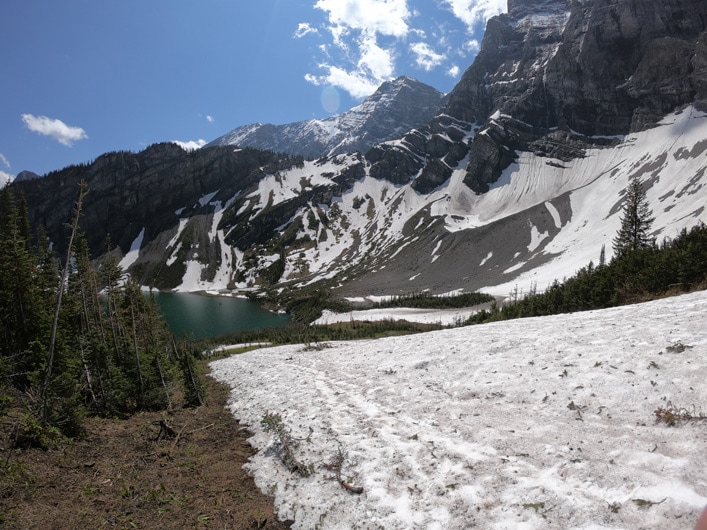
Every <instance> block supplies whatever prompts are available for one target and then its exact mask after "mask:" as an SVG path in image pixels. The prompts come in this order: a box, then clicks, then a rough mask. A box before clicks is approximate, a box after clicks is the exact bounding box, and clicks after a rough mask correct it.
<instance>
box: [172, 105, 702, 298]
mask: <svg viewBox="0 0 707 530" xmlns="http://www.w3.org/2000/svg"><path fill="white" fill-rule="evenodd" d="M469 134H470V136H471V135H472V134H473V133H469ZM706 137H707V114H705V113H704V112H701V111H698V110H696V109H695V108H693V107H688V108H686V109H685V110H683V111H682V112H676V113H673V114H670V115H669V116H666V118H665V119H664V120H662V121H661V123H660V125H659V126H657V127H655V128H653V129H650V130H648V131H643V132H638V133H633V134H630V135H628V136H626V137H624V138H621V139H616V140H615V141H616V145H615V146H614V147H610V148H603V149H594V150H588V151H587V152H586V156H584V157H583V158H578V159H575V160H572V161H569V162H567V161H562V160H557V159H551V158H547V157H539V156H537V155H535V154H532V153H522V154H521V155H520V156H519V158H518V160H517V162H515V163H513V164H512V165H511V166H509V167H508V168H507V169H506V170H505V171H504V173H503V175H502V177H501V179H499V181H498V182H496V183H495V184H494V185H493V186H492V188H491V189H490V190H489V192H487V193H485V194H482V195H477V194H475V193H473V192H472V191H471V190H469V189H468V187H466V186H465V185H464V184H463V178H464V168H463V163H462V164H460V167H459V168H458V169H456V170H455V171H453V173H452V176H451V178H450V179H449V181H448V182H446V183H445V184H443V185H441V186H440V187H439V188H437V189H435V190H434V191H432V192H431V193H428V194H420V193H418V192H416V191H415V190H414V189H413V184H414V180H413V181H412V182H411V183H408V184H406V185H402V186H401V185H394V184H392V183H391V182H389V181H386V180H381V179H376V178H374V177H371V176H370V171H371V167H372V166H371V165H370V164H369V163H367V162H366V161H365V160H363V159H361V158H359V157H358V156H356V155H349V156H342V157H335V158H332V159H320V160H317V161H314V162H303V163H302V165H301V167H292V168H289V169H286V170H283V171H278V172H277V173H275V174H271V175H268V176H266V177H264V178H262V179H261V180H260V181H259V182H258V183H257V185H254V186H253V188H252V189H250V190H248V191H247V192H245V193H243V194H241V195H239V196H238V197H233V198H231V199H230V201H229V203H230V207H229V208H226V209H225V214H224V212H223V211H222V209H219V208H221V203H219V205H218V207H217V208H215V210H214V213H216V214H217V215H218V216H219V217H214V219H213V220H212V221H211V223H212V224H211V227H212V228H211V230H212V232H213V233H214V234H217V235H218V237H219V238H221V239H220V241H221V246H222V248H224V245H228V244H231V245H233V247H234V248H232V250H231V253H232V254H233V255H234V256H235V258H234V259H233V261H232V262H229V264H228V266H229V267H230V270H231V271H233V270H234V268H235V269H237V270H241V271H242V275H241V277H240V279H239V280H235V282H234V281H233V278H231V280H230V285H231V286H237V287H240V288H245V287H251V286H253V285H256V284H257V283H258V282H259V281H260V280H259V278H260V277H261V275H262V272H263V271H264V270H266V269H268V268H269V267H272V266H273V264H275V263H279V267H280V269H281V271H282V273H281V276H280V277H279V278H278V281H279V282H280V283H282V282H301V283H310V282H312V281H314V280H317V279H323V278H331V279H333V278H335V279H336V281H337V282H338V283H339V284H340V285H342V287H343V290H344V292H346V293H347V294H359V295H360V294H370V293H374V294H398V293H407V292H412V291H415V290H420V289H430V290H432V291H433V292H438V293H439V292H448V291H451V290H455V289H465V290H477V289H483V290H485V291H487V292H491V293H494V294H498V295H506V294H508V292H509V291H510V290H511V289H513V288H514V287H515V286H518V287H519V288H520V289H521V290H525V291H527V290H528V289H530V288H531V287H532V286H536V287H537V288H539V289H541V290H542V289H544V288H545V287H546V286H547V285H548V284H549V283H551V282H552V280H554V279H562V278H563V277H566V276H569V275H572V274H573V273H574V272H575V271H576V270H577V269H579V268H581V267H583V266H585V265H587V264H588V263H589V262H590V261H594V262H595V263H596V262H598V260H599V255H600V252H601V248H602V246H603V245H605V246H606V252H607V257H610V256H611V252H612V250H611V242H612V239H613V237H614V235H615V233H616V231H617V229H618V226H619V221H620V216H621V200H622V195H623V193H624V189H625V187H626V184H627V183H628V181H629V180H630V179H631V178H632V177H634V176H639V177H640V178H641V179H642V181H643V182H644V183H645V185H646V188H647V195H648V199H649V201H650V204H651V207H652V209H653V214H654V216H655V222H654V225H653V228H654V235H655V236H656V237H657V238H658V239H659V240H660V239H662V238H664V237H674V236H675V235H677V234H678V232H679V231H680V230H681V229H682V228H685V227H690V226H693V225H694V224H696V223H698V222H707V211H705V204H707V187H706V186H705V184H706V181H705V178H704V173H705V171H707V142H705V140H704V138H706ZM351 168H355V170H352V169H351ZM305 191H307V193H308V194H304V192H305ZM219 212H220V213H219ZM276 214H277V215H276ZM221 219H225V220H223V221H221V223H220V224H219V220H221ZM261 222H262V223H265V222H269V223H270V224H271V225H272V224H276V226H275V227H273V228H274V229H275V230H274V233H275V237H274V238H273V237H270V236H268V237H266V238H265V240H264V241H263V242H260V241H259V240H258V238H257V236H252V237H251V235H252V234H251V232H252V230H253V229H254V227H261V226H260V225H259V223H261ZM264 227H265V225H262V228H264ZM174 237H176V236H174ZM215 237H216V236H214V238H215ZM283 238H284V239H286V243H285V244H282V245H280V247H279V248H277V247H278V241H279V242H280V243H283ZM213 241H215V239H213ZM171 248H173V250H172V254H173V253H174V252H175V250H174V248H176V247H171ZM192 266H194V267H196V266H197V265H196V262H195V263H194V264H192ZM205 268H206V265H202V266H201V270H202V271H203V270H205ZM194 270H196V269H194ZM228 277H229V276H228V274H224V275H223V276H222V278H223V280H222V281H221V282H210V281H199V280H196V279H195V278H196V276H194V275H190V276H189V277H188V278H185V279H184V280H183V282H182V283H181V286H180V289H184V290H199V289H207V288H223V287H225V286H226V285H227V284H228V283H229V281H226V278H228Z"/></svg>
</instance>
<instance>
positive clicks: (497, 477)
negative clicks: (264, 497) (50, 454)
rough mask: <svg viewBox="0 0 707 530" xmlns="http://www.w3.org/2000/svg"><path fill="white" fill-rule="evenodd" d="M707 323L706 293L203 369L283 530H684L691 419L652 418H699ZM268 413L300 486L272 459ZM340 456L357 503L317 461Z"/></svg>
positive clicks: (693, 459)
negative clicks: (227, 389)
mask: <svg viewBox="0 0 707 530" xmlns="http://www.w3.org/2000/svg"><path fill="white" fill-rule="evenodd" d="M706 313H707V292H705V291H702V292H697V293H694V294H689V295H684V296H680V297H674V298H669V299H665V300H660V301H654V302H649V303H646V304H639V305H632V306H624V307H619V308H613V309H607V310H602V311H590V312H584V313H573V314H566V315H558V316H553V317H543V318H530V319H523V320H516V321H505V322H498V323H494V324H487V325H482V326H471V327H464V328H456V329H451V330H445V331H440V332H434V333H426V334H422V335H414V336H409V337H398V338H388V339H380V340H371V341H357V342H351V343H332V344H330V346H331V347H329V348H323V349H320V350H306V349H304V347H303V346H285V347H280V348H273V349H265V350H257V351H251V352H249V353H245V354H242V355H237V356H233V357H231V358H228V359H223V360H220V361H215V362H213V363H211V368H212V374H213V375H214V376H215V377H217V378H218V379H219V380H221V381H224V382H226V383H228V384H229V385H230V386H231V387H232V389H233V390H232V393H231V401H230V407H231V410H232V412H233V414H234V416H236V417H237V418H239V420H240V421H241V422H242V423H243V424H244V425H246V426H247V427H248V428H249V429H250V430H252V432H253V433H254V435H253V437H252V438H251V443H252V444H253V445H254V446H255V447H256V448H257V449H258V450H259V452H258V453H257V454H256V455H255V456H254V457H253V458H252V460H251V463H250V464H249V470H250V472H251V473H252V474H253V475H254V477H255V480H256V484H257V485H258V487H259V488H261V489H262V490H263V491H266V492H269V493H271V494H272V495H274V497H275V504H276V508H277V512H278V515H279V517H280V518H281V519H292V520H294V524H293V526H292V528H295V529H304V528H315V527H320V528H360V529H368V528H371V529H372V528H386V529H408V528H430V529H445V530H453V529H463V528H498V529H501V528H507V529H511V528H513V529H525V530H533V529H537V530H540V529H542V530H546V529H558V530H559V529H563V530H564V529H585V530H587V529H594V530H599V529H607V530H608V529H611V530H619V529H626V530H628V529H635V528H661V529H664V530H688V529H691V528H693V526H694V524H695V522H696V521H697V518H698V516H699V513H700V512H701V510H702V509H703V507H705V505H707V461H705V459H704V455H705V454H707V438H705V425H704V423H705V422H704V420H700V421H694V422H689V421H688V422H684V423H679V425H678V426H675V427H670V426H668V425H666V424H664V423H657V422H656V415H655V411H656V410H657V409H659V408H663V409H667V408H669V407H671V406H672V407H674V408H675V409H676V410H680V409H684V410H685V412H686V413H687V414H690V415H698V414H700V413H705V412H707V410H706V409H705V404H706V403H707V386H705V385H704V378H705V375H706V373H705V358H706V356H707V331H706V330H705V326H704V315H705V314H706ZM450 374H454V377H453V378H450ZM266 413H270V414H280V415H281V418H282V423H283V424H284V425H285V426H286V428H288V429H290V430H291V435H292V436H293V437H294V438H296V439H299V440H302V441H301V443H300V444H299V446H298V447H297V449H296V450H295V451H296V452H295V456H296V458H298V459H299V461H301V462H302V463H304V464H305V465H307V464H310V463H311V464H313V466H314V469H315V473H314V474H313V475H311V476H309V477H307V478H302V477H300V476H299V475H297V474H295V473H291V472H290V471H288V470H287V468H286V467H285V466H284V465H283V463H282V462H281V460H280V459H279V458H278V450H277V446H276V443H275V440H274V437H273V435H272V433H268V432H265V431H264V430H263V425H262V424H261V423H260V422H261V419H263V417H264V415H265V414H266ZM305 440H306V441H305ZM339 454H341V455H342V456H343V462H342V466H341V477H342V478H343V480H345V481H347V483H349V484H350V485H351V486H354V487H360V488H362V493H361V494H359V495H352V494H351V493H349V492H348V491H346V490H345V489H344V488H342V486H341V485H340V484H339V483H338V482H337V480H336V479H335V472H334V471H332V470H331V469H329V470H327V469H326V468H325V467H324V465H325V464H328V463H330V462H332V461H334V460H335V459H336V457H337V455H339Z"/></svg>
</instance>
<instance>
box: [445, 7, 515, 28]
mask: <svg viewBox="0 0 707 530" xmlns="http://www.w3.org/2000/svg"><path fill="white" fill-rule="evenodd" d="M443 2H444V3H445V4H447V5H449V7H451V8H452V13H454V16H455V17H457V18H458V19H459V20H461V21H462V22H463V23H464V24H465V25H466V27H467V29H468V30H469V31H473V30H474V28H475V27H476V26H477V25H478V24H479V23H486V21H487V20H488V19H489V18H491V17H492V16H495V15H498V14H499V13H505V12H506V9H507V0H443Z"/></svg>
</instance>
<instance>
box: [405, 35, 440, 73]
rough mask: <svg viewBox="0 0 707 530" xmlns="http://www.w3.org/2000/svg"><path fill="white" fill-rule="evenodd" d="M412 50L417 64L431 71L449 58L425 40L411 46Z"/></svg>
mask: <svg viewBox="0 0 707 530" xmlns="http://www.w3.org/2000/svg"><path fill="white" fill-rule="evenodd" d="M410 50H411V51H412V52H413V53H414V54H415V61H416V62H417V66H419V67H420V68H422V69H423V70H425V71H427V72H429V71H430V70H432V69H434V68H436V67H438V66H439V65H440V64H442V62H444V60H445V59H446V58H447V57H446V55H443V54H439V53H437V52H436V51H434V50H433V49H432V47H431V46H430V45H429V44H427V43H425V42H416V43H414V44H412V45H411V46H410Z"/></svg>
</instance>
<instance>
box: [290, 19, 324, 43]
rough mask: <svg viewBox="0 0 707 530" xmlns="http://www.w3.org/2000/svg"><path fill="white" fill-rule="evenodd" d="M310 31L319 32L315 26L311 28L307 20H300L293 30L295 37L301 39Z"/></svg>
mask: <svg viewBox="0 0 707 530" xmlns="http://www.w3.org/2000/svg"><path fill="white" fill-rule="evenodd" d="M310 33H319V31H318V30H317V29H316V28H313V27H312V26H311V24H309V22H301V23H300V24H299V25H298V26H297V31H295V34H294V37H295V38H296V39H301V38H302V37H304V36H305V35H308V34H310Z"/></svg>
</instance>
